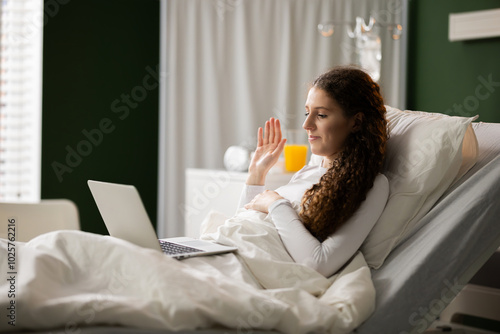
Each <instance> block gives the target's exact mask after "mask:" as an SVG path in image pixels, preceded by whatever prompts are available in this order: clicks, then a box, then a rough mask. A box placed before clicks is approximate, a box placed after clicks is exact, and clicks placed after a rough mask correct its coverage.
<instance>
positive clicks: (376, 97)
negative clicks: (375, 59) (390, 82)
mask: <svg viewBox="0 0 500 334" xmlns="http://www.w3.org/2000/svg"><path fill="white" fill-rule="evenodd" d="M312 87H316V88H319V89H321V90H323V91H324V92H326V93H327V95H328V96H329V97H331V98H332V99H334V100H335V101H336V102H337V103H338V104H339V105H340V107H341V109H342V110H343V112H344V116H346V117H347V118H351V117H353V116H354V115H356V114H357V113H361V114H362V117H361V119H362V122H361V126H360V129H359V131H356V132H352V133H351V134H349V135H348V137H347V138H346V140H345V145H344V148H343V150H342V151H341V152H340V154H339V155H338V157H337V158H336V159H335V160H334V161H333V164H332V166H330V167H329V168H328V170H327V172H326V173H325V174H324V175H323V176H322V177H321V179H320V180H319V182H318V183H316V184H315V185H313V186H312V187H311V188H310V189H309V190H307V191H306V192H305V194H304V196H303V197H302V205H301V211H300V217H301V219H302V221H303V223H304V226H305V227H306V228H307V229H308V230H309V231H310V232H311V234H312V235H314V236H315V237H316V238H317V239H318V240H319V241H321V242H322V241H324V240H325V239H326V238H327V237H328V236H329V235H331V234H332V233H334V232H335V231H336V230H337V229H338V228H339V227H340V226H341V225H342V224H343V223H345V222H346V221H347V220H348V219H349V218H350V217H351V216H352V215H353V214H354V212H355V211H356V210H357V209H358V208H359V206H360V205H361V203H362V202H363V201H364V200H365V198H366V194H367V193H368V191H369V190H370V189H371V188H372V187H373V182H374V180H375V177H376V176H377V174H378V173H379V172H380V171H381V169H382V166H383V160H384V156H385V148H386V142H387V139H388V134H387V121H386V119H385V113H386V109H385V106H384V101H383V98H382V95H381V93H380V87H379V85H378V84H377V83H375V82H374V81H373V80H372V79H371V77H370V76H369V75H368V74H367V73H365V72H364V71H362V70H360V69H358V68H355V67H352V66H339V67H335V68H333V69H331V70H330V71H328V72H326V73H324V74H322V75H320V76H319V77H318V78H317V79H316V80H314V81H313V83H312Z"/></svg>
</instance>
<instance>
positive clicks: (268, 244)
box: [0, 211, 375, 333]
mask: <svg viewBox="0 0 500 334" xmlns="http://www.w3.org/2000/svg"><path fill="white" fill-rule="evenodd" d="M204 226H205V229H206V233H205V234H204V235H203V238H204V239H213V240H216V241H218V242H221V243H224V244H230V245H237V246H238V248H239V249H238V252H237V253H234V254H225V255H219V256H208V257H200V258H192V259H187V260H183V261H177V260H174V259H171V258H169V257H167V256H165V255H163V254H162V253H159V252H156V251H153V250H148V249H144V248H140V247H138V246H135V245H133V244H130V243H128V242H126V241H123V240H119V239H116V238H112V237H109V236H101V235H96V234H91V233H86V232H80V231H58V232H52V233H48V234H45V235H41V236H39V237H37V238H35V239H33V240H31V241H30V242H28V243H16V247H15V256H12V255H13V252H12V249H9V248H11V247H9V243H8V240H5V239H1V240H0V254H1V255H0V256H1V259H2V260H1V266H0V267H1V272H2V273H3V274H4V276H6V277H7V279H2V281H1V284H0V309H1V310H2V311H1V312H0V314H1V315H2V317H1V320H0V330H2V331H5V330H19V329H38V330H40V329H54V328H63V329H70V330H72V331H74V330H75V329H77V328H79V327H81V326H95V325H121V326H132V327H142V328H153V329H168V330H189V329H196V328H207V327H214V326H216V327H221V326H222V327H228V328H233V329H237V330H245V329H248V328H255V329H265V330H277V331H281V332H284V333H306V332H311V331H316V332H329V333H347V332H350V331H352V330H353V329H354V328H356V327H357V326H359V325H360V324H361V323H362V322H363V321H364V320H365V319H366V318H368V316H369V315H370V314H371V313H372V312H373V310H374V305H375V290H374V287H373V284H372V281H371V276H370V271H369V269H368V267H367V265H366V263H365V261H364V258H363V256H362V254H361V253H358V254H357V255H356V256H355V257H354V258H353V259H352V260H351V261H350V262H349V263H348V264H347V265H346V266H345V267H344V268H343V269H342V271H341V272H340V273H339V274H337V275H335V276H334V277H331V278H329V279H326V278H325V277H323V276H321V275H320V274H318V273H317V272H315V271H314V270H311V269H309V268H307V267H305V266H302V265H299V264H296V263H294V262H293V260H292V259H291V258H290V256H289V255H288V253H287V252H286V250H285V249H284V247H283V244H282V243H281V240H280V238H279V235H278V234H277V232H276V230H275V228H274V226H273V224H272V223H271V222H269V221H268V220H267V217H266V216H265V215H263V214H258V213H256V212H251V211H248V212H241V213H239V214H238V215H237V216H235V217H233V218H231V219H228V220H225V221H224V222H221V220H220V219H217V215H210V216H209V219H208V220H207V221H206V222H205V224H204ZM9 255H11V256H10V260H9V261H7V259H8V256H9ZM11 265H13V266H12V267H11ZM10 273H13V274H10ZM5 313H7V314H5Z"/></svg>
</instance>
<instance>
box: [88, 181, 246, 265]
mask: <svg viewBox="0 0 500 334" xmlns="http://www.w3.org/2000/svg"><path fill="white" fill-rule="evenodd" d="M88 185H89V188H90V191H91V193H92V196H93V197H94V200H95V202H96V204H97V208H98V209H99V212H100V213H101V216H102V219H103V220H104V223H105V224H106V227H107V228H108V232H109V234H110V235H111V236H113V237H117V238H120V239H124V240H127V241H129V242H132V243H134V244H136V245H138V246H141V247H146V248H151V249H155V250H157V251H163V252H164V253H165V254H166V255H168V256H171V257H173V258H176V259H179V260H181V259H184V258H188V257H194V256H205V255H213V254H221V253H227V252H234V251H236V250H237V248H236V247H229V246H224V245H220V244H217V243H215V242H210V241H204V240H199V239H194V238H189V237H177V238H167V239H158V237H157V235H156V232H155V230H154V228H153V225H152V224H151V221H150V220H149V217H148V214H147V212H146V209H145V208H144V205H143V203H142V200H141V197H140V195H139V192H138V191H137V189H136V188H135V187H134V186H132V185H125V184H116V183H108V182H100V181H94V180H89V181H88Z"/></svg>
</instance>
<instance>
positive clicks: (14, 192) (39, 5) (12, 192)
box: [0, 0, 43, 202]
mask: <svg viewBox="0 0 500 334" xmlns="http://www.w3.org/2000/svg"><path fill="white" fill-rule="evenodd" d="M42 36H43V1H42V0H2V3H1V7H0V201H2V202H36V201H39V200H40V184H41V181H40V173H41V172H40V171H41V119H42V118H41V115H42V95H41V94H42Z"/></svg>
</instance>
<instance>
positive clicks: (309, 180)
mask: <svg viewBox="0 0 500 334" xmlns="http://www.w3.org/2000/svg"><path fill="white" fill-rule="evenodd" d="M325 172H326V168H323V167H321V166H306V167H304V168H303V169H301V170H300V171H298V172H297V173H296V174H295V175H294V176H293V177H292V179H291V180H290V182H289V183H288V184H287V185H285V186H282V187H280V188H278V189H276V192H277V193H278V194H280V195H281V196H282V197H283V198H284V199H280V200H278V201H275V202H274V203H273V204H271V206H270V207H269V215H270V217H271V219H272V221H273V222H274V225H275V226H276V229H277V230H278V233H279V235H280V237H281V240H282V241H283V244H284V245H285V248H286V249H287V251H288V253H289V254H290V256H291V257H292V258H293V259H294V260H295V262H297V263H302V264H305V265H307V266H308V267H311V268H313V269H315V270H316V271H318V272H319V273H321V274H322V275H324V276H326V277H329V276H331V275H333V274H334V273H336V272H337V271H338V270H339V269H340V268H341V267H342V266H343V265H344V264H345V263H346V262H347V261H348V260H349V259H350V258H351V257H352V256H353V255H354V254H355V253H356V251H357V250H358V249H359V247H360V246H361V244H362V243H363V241H364V240H365V239H366V237H367V236H368V233H369V232H370V230H371V229H372V228H373V225H375V222H376V221H377V220H378V218H379V217H380V215H381V214H382V211H383V209H384V207H385V204H386V202H387V198H388V197H389V182H388V180H387V178H386V177H385V176H384V175H383V174H379V175H378V176H377V177H376V178H375V181H374V184H373V187H372V189H370V191H369V192H368V194H367V196H366V200H365V201H363V203H361V206H360V208H359V209H358V210H357V211H356V212H355V214H354V215H353V216H352V217H351V218H350V219H349V220H348V221H347V222H345V223H344V224H343V225H342V226H341V227H340V228H339V229H338V230H337V231H336V232H335V233H333V234H331V235H330V236H329V237H328V238H327V239H326V240H324V241H323V242H320V241H318V239H316V238H315V237H314V236H313V235H311V233H310V232H309V231H308V230H307V229H306V228H305V227H304V225H303V223H302V221H301V219H300V217H299V215H298V210H299V207H300V202H301V199H302V196H303V195H304V192H305V191H306V190H307V189H309V188H311V186H312V185H313V184H315V183H317V182H319V179H320V178H321V176H322V175H323V174H324V173H325ZM263 191H264V186H249V185H245V186H244V188H243V191H242V194H241V198H240V207H242V206H244V205H245V204H247V203H249V202H250V201H251V200H252V199H253V198H254V197H255V196H256V195H257V194H259V193H261V192H263Z"/></svg>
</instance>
